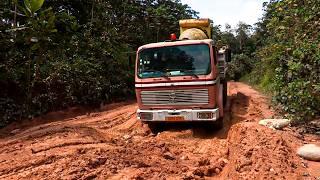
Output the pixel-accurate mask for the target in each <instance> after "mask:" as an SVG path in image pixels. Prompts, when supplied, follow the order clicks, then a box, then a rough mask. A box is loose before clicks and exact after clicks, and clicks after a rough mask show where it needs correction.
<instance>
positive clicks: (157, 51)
mask: <svg viewBox="0 0 320 180" xmlns="http://www.w3.org/2000/svg"><path fill="white" fill-rule="evenodd" d="M210 64H211V63H210V50H209V45H206V44H197V45H181V46H169V47H161V48H150V49H145V50H142V51H141V52H140V53H139V59H138V76H139V77H140V78H157V77H170V76H198V75H207V74H209V73H210V72H211V68H210Z"/></svg>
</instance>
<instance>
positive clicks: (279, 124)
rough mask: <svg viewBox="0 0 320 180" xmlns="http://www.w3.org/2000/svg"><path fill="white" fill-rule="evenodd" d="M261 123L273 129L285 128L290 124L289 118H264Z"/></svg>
mask: <svg viewBox="0 0 320 180" xmlns="http://www.w3.org/2000/svg"><path fill="white" fill-rule="evenodd" d="M259 124H260V125H262V126H266V127H268V128H271V129H283V128H285V127H287V126H289V125H290V120H289V119H264V120H261V121H259Z"/></svg>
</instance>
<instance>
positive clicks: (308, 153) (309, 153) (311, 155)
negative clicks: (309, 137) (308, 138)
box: [297, 144, 320, 161]
mask: <svg viewBox="0 0 320 180" xmlns="http://www.w3.org/2000/svg"><path fill="white" fill-rule="evenodd" d="M297 154H298V155H299V156H301V157H303V158H304V159H307V160H310V161H320V147H319V146H317V145H315V144H306V145H304V146H302V147H300V148H299V149H298V151H297Z"/></svg>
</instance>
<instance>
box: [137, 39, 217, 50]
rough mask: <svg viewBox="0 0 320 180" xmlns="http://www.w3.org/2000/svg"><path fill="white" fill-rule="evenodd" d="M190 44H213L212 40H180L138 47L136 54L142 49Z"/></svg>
mask: <svg viewBox="0 0 320 180" xmlns="http://www.w3.org/2000/svg"><path fill="white" fill-rule="evenodd" d="M191 44H209V45H210V44H213V40H212V39H203V40H182V41H170V42H158V43H151V44H146V45H143V46H141V47H139V49H138V52H140V51H141V50H143V49H150V48H159V47H167V46H179V45H191Z"/></svg>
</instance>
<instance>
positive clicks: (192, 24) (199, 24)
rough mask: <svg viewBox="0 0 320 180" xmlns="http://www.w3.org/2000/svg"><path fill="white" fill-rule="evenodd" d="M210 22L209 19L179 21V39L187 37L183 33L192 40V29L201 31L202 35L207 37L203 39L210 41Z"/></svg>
mask: <svg viewBox="0 0 320 180" xmlns="http://www.w3.org/2000/svg"><path fill="white" fill-rule="evenodd" d="M211 22H212V21H211V20H210V19H183V20H180V21H179V25H180V39H182V38H181V37H186V36H187V35H185V34H184V33H188V34H189V35H188V37H191V38H192V35H191V36H190V34H192V33H191V31H190V29H193V28H196V29H200V30H202V31H203V32H204V34H206V36H207V37H205V39H206V38H210V39H211V30H212V26H211ZM187 30H188V31H187ZM186 31H187V32H186ZM193 31H194V30H193ZM197 34H199V33H197ZM198 38H199V36H197V39H198Z"/></svg>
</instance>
